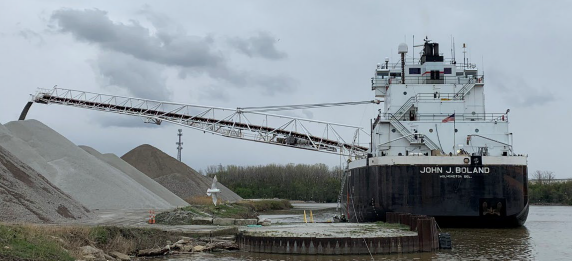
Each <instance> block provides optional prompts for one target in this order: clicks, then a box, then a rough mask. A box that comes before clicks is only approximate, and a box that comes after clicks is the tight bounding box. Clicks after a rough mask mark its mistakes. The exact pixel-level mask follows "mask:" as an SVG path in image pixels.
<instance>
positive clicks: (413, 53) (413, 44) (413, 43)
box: [411, 35, 415, 64]
mask: <svg viewBox="0 0 572 261" xmlns="http://www.w3.org/2000/svg"><path fill="white" fill-rule="evenodd" d="M411 46H413V52H412V53H411V55H413V58H411V59H413V64H415V35H413V42H412V43H411Z"/></svg>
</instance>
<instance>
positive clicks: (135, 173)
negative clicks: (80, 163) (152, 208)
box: [79, 146, 189, 207]
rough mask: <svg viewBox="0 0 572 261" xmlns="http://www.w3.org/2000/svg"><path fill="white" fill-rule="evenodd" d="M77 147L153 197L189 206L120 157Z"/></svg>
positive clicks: (84, 147) (174, 204)
mask: <svg viewBox="0 0 572 261" xmlns="http://www.w3.org/2000/svg"><path fill="white" fill-rule="evenodd" d="M79 147H80V148H82V149H83V150H85V151H87V152H88V153H89V154H91V155H93V156H95V157H96V158H98V159H100V160H103V161H105V162H107V163H108V164H109V165H111V166H113V167H114V168H116V169H118V170H120V171H122V172H123V173H125V174H127V175H128V176H129V177H131V178H132V179H133V180H135V181H137V182H138V183H139V184H141V185H143V186H144V187H146V188H147V189H148V190H150V191H151V192H153V193H155V195H157V196H159V197H161V198H162V199H164V200H165V201H167V202H169V204H171V205H173V206H178V207H182V206H187V205H189V204H188V203H187V202H186V201H184V200H182V199H181V198H180V197H178V196H177V195H175V194H173V192H171V191H170V190H168V189H166V188H165V187H163V186H162V185H161V184H159V183H157V181H155V180H153V179H152V178H150V177H148V176H147V175H145V174H144V173H142V172H141V171H139V170H138V169H136V168H134V167H133V166H131V165H129V163H127V162H125V161H124V160H122V159H121V158H120V157H117V155H115V154H112V153H106V154H101V153H100V152H99V151H97V150H95V149H94V148H91V147H88V146H79Z"/></svg>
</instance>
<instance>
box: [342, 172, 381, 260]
mask: <svg viewBox="0 0 572 261" xmlns="http://www.w3.org/2000/svg"><path fill="white" fill-rule="evenodd" d="M348 171H349V170H348ZM352 208H353V209H354V215H355V217H356V223H358V224H359V220H358V215H357V214H356V205H355V203H354V197H353V196H352ZM362 239H363V242H364V243H365V247H366V248H367V252H368V253H369V256H370V257H371V260H374V261H375V259H374V258H373V255H372V254H371V251H370V250H369V245H368V244H367V241H366V240H365V237H362Z"/></svg>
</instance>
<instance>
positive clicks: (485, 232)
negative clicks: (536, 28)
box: [158, 206, 572, 261]
mask: <svg viewBox="0 0 572 261" xmlns="http://www.w3.org/2000/svg"><path fill="white" fill-rule="evenodd" d="M442 230H443V231H444V232H449V233H450V234H451V237H452V241H453V249H452V250H440V251H437V252H433V253H414V254H400V255H398V254H395V255H374V256H373V259H375V260H572V207H563V206H531V207H530V212H529V216H528V220H527V221H526V224H525V226H524V227H521V228H516V229H514V228H513V229H446V228H444V229H442ZM158 260H162V261H164V260H170V261H185V260H207V261H209V260H224V261H270V260H284V261H310V260H317V261H327V260H328V261H329V260H356V261H367V260H372V257H371V256H367V255H362V256H341V255H340V256H302V255H276V254H258V253H246V252H240V251H237V252H228V253H200V254H192V255H187V256H184V257H182V256H181V257H176V258H166V259H158Z"/></svg>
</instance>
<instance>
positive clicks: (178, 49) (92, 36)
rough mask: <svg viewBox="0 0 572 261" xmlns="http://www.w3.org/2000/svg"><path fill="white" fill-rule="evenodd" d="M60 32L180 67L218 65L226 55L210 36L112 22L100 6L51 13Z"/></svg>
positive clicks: (137, 56) (110, 48)
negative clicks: (215, 49) (154, 31)
mask: <svg viewBox="0 0 572 261" xmlns="http://www.w3.org/2000/svg"><path fill="white" fill-rule="evenodd" d="M51 18H52V20H53V21H55V22H56V23H57V25H58V27H59V30H60V31H61V32H66V33H70V34H72V35H73V36H74V37H75V38H76V39H77V40H80V41H84V42H88V43H92V44H96V45H98V46H100V47H101V48H102V49H107V50H113V51H116V52H120V53H125V54H129V55H132V56H134V57H136V58H138V59H141V60H145V61H151V62H156V63H160V64H165V65H172V66H181V67H204V66H207V67H208V66H217V65H218V64H220V63H223V58H222V57H221V56H220V55H219V54H217V53H215V52H214V51H213V50H212V45H213V39H212V38H211V37H208V36H207V37H198V36H190V35H185V34H174V33H168V32H164V31H159V32H157V33H156V34H151V32H150V30H149V29H147V28H145V27H143V26H142V25H141V24H139V23H138V22H137V21H135V20H131V21H130V22H131V23H130V24H124V23H117V22H113V21H111V20H110V19H109V17H108V16H107V12H105V11H102V10H98V9H85V10H75V9H60V10H57V11H54V13H53V14H52V16H51Z"/></svg>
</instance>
